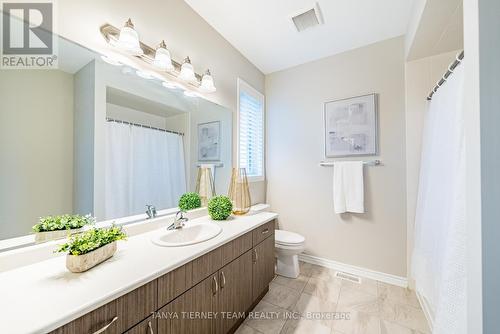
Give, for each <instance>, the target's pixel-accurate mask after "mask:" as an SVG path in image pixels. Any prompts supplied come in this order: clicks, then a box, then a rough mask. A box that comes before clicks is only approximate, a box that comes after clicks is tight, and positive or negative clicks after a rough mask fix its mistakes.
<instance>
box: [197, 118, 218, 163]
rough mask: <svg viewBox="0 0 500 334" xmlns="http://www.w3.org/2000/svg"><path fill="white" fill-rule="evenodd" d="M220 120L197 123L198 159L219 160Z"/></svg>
mask: <svg viewBox="0 0 500 334" xmlns="http://www.w3.org/2000/svg"><path fill="white" fill-rule="evenodd" d="M220 140H221V122H220V121H214V122H207V123H200V124H198V160H199V161H220V146H221V145H220Z"/></svg>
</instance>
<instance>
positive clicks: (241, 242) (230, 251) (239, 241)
mask: <svg viewBox="0 0 500 334" xmlns="http://www.w3.org/2000/svg"><path fill="white" fill-rule="evenodd" d="M252 237H253V236H252V232H248V233H247V234H244V235H242V236H241V237H239V238H236V239H234V240H233V241H230V242H228V243H227V244H225V245H223V246H222V247H221V248H222V266H225V265H226V264H228V263H229V262H231V261H233V260H234V259H236V258H237V257H239V256H241V255H242V254H244V253H245V252H247V251H248V250H250V249H252Z"/></svg>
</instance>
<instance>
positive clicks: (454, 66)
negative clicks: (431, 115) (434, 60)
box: [427, 51, 464, 101]
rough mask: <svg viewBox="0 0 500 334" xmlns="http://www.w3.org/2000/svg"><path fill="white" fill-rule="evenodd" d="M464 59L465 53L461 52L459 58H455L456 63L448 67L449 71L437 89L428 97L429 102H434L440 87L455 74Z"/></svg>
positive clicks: (439, 82) (437, 85)
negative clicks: (433, 97)
mask: <svg viewBox="0 0 500 334" xmlns="http://www.w3.org/2000/svg"><path fill="white" fill-rule="evenodd" d="M463 59H464V51H461V52H460V53H459V54H457V56H456V57H455V61H454V62H453V63H451V65H450V66H448V71H446V73H445V74H444V75H443V77H442V78H441V79H440V80H439V81H438V82H437V83H436V87H434V89H433V90H432V91H431V92H430V94H429V96H427V101H430V100H432V96H434V94H435V93H436V92H437V90H438V89H439V87H441V86H442V85H443V84H444V83H445V82H446V80H448V78H449V77H450V75H451V74H452V73H453V71H454V70H455V69H456V68H457V67H458V65H460V63H461V62H462V60H463Z"/></svg>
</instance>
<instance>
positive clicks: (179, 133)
mask: <svg viewBox="0 0 500 334" xmlns="http://www.w3.org/2000/svg"><path fill="white" fill-rule="evenodd" d="M106 122H115V123H121V124H127V125H132V126H138V127H140V128H146V129H151V130H157V131H162V132H168V133H173V134H176V135H179V136H184V133H182V132H176V131H170V130H166V129H160V128H155V127H153V126H149V125H144V124H138V123H131V122H127V121H122V120H119V119H113V118H109V117H106Z"/></svg>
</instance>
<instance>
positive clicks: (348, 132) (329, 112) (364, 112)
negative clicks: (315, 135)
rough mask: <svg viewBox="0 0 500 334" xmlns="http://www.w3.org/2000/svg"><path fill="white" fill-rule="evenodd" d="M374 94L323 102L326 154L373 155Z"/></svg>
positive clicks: (375, 122)
mask: <svg viewBox="0 0 500 334" xmlns="http://www.w3.org/2000/svg"><path fill="white" fill-rule="evenodd" d="M377 114H378V110H377V94H370V95H363V96H358V97H352V98H348V99H343V100H337V101H331V102H326V103H325V110H324V123H325V129H324V131H325V157H326V158H338V157H351V156H360V155H376V154H377V153H378V152H377V150H378V133H377V128H378V124H377V123H378V122H377V119H378V115H377Z"/></svg>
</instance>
